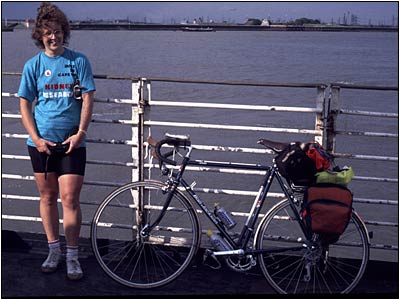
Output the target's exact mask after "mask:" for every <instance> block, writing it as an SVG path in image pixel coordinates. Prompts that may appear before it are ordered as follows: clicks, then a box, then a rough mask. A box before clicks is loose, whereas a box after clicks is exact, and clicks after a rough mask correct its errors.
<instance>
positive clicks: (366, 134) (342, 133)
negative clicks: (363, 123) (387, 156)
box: [335, 130, 399, 138]
mask: <svg viewBox="0 0 400 300" xmlns="http://www.w3.org/2000/svg"><path fill="white" fill-rule="evenodd" d="M335 133H336V134H337V135H338V134H341V135H357V136H374V137H393V138H398V137H399V135H398V134H397V133H386V132H368V131H342V130H336V131H335Z"/></svg>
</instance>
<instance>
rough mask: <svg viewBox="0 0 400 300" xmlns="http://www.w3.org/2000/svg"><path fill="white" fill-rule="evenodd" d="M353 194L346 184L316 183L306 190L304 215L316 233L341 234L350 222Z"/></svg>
mask: <svg viewBox="0 0 400 300" xmlns="http://www.w3.org/2000/svg"><path fill="white" fill-rule="evenodd" d="M352 207H353V194H352V192H351V191H350V190H349V189H348V188H347V187H345V186H342V185H337V184H329V183H324V184H316V185H313V186H310V187H309V188H307V190H306V191H305V195H304V200H303V204H302V216H303V220H304V221H305V224H306V227H307V228H308V229H309V230H311V231H312V232H314V233H318V234H324V235H330V236H340V235H341V234H342V233H343V232H344V231H345V229H346V227H347V225H348V224H349V222H350V219H351V214H352Z"/></svg>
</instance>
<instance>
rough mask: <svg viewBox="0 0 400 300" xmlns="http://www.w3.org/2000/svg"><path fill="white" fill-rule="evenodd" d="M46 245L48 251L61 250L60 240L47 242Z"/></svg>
mask: <svg viewBox="0 0 400 300" xmlns="http://www.w3.org/2000/svg"><path fill="white" fill-rule="evenodd" d="M48 245H49V250H50V252H52V251H57V252H61V247H60V240H55V241H51V242H48Z"/></svg>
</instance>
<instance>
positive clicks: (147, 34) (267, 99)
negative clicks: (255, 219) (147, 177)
mask: <svg viewBox="0 0 400 300" xmlns="http://www.w3.org/2000/svg"><path fill="white" fill-rule="evenodd" d="M2 39H3V40H2V42H3V43H2V45H3V46H2V70H3V71H16V72H20V71H21V70H22V68H23V65H24V63H25V61H26V60H27V59H29V58H30V57H32V56H33V55H35V54H36V53H37V52H38V51H39V50H38V49H37V48H36V47H35V46H34V44H33V41H32V40H31V39H30V33H29V32H28V31H24V30H22V31H15V32H11V33H7V32H6V33H2ZM69 47H70V48H71V49H73V50H77V51H81V52H83V53H85V54H86V55H87V56H88V58H89V59H90V61H91V64H92V68H93V72H94V74H109V75H122V76H130V77H139V76H141V77H171V78H187V79H194V80H196V79H198V80H223V81H228V80H233V81H248V82H290V83H317V82H318V83H331V82H342V83H350V84H371V85H390V86H397V85H398V50H399V49H398V34H397V33H385V32H346V33H343V32H210V33H191V32H181V31H73V32H72V37H71V40H70V45H69ZM2 79H3V88H2V90H3V91H7V92H15V91H17V88H18V84H19V77H10V76H3V78H2ZM154 85H155V87H156V88H155V89H154V92H153V93H154V94H153V97H154V98H156V99H173V100H174V101H179V100H182V101H190V100H193V101H201V102H203V100H212V101H215V102H218V103H220V102H229V103H241V104H243V103H251V104H259V105H292V106H313V105H314V102H315V96H316V92H315V90H314V89H312V90H297V89H295V90H288V89H282V88H270V89H265V88H254V87H252V88H248V87H247V88H246V87H215V86H207V87H198V86H193V85H178V86H177V88H176V89H171V88H170V86H168V85H166V84H163V83H155V84H154ZM97 88H98V89H97V92H96V97H99V98H129V97H130V94H131V91H130V85H129V84H127V82H126V81H125V82H124V81H112V82H106V81H104V80H98V81H97ZM341 99H342V105H343V106H344V107H346V108H348V109H361V110H367V111H382V112H398V101H397V99H398V94H397V93H395V92H373V91H367V92H365V91H358V90H355V91H354V90H343V91H342V93H341ZM17 110H18V106H17V102H14V103H12V102H11V101H9V100H3V101H2V111H3V112H4V111H10V112H16V111H17ZM152 113H153V112H152ZM188 113H189V112H188V111H186V110H185V109H181V110H178V111H177V110H176V109H165V110H164V111H163V112H162V113H159V114H158V116H159V117H160V118H165V119H170V118H171V117H175V118H177V117H179V118H181V117H186V116H188ZM94 114H95V118H107V119H111V118H121V119H122V118H125V117H127V116H129V114H130V109H129V106H128V107H124V108H120V107H118V108H116V107H115V106H112V105H96V107H95V112H94ZM154 114H156V115H157V111H155V112H154ZM192 117H193V118H194V117H197V121H203V122H204V123H213V124H214V123H218V124H227V123H229V122H230V121H231V120H232V119H235V122H236V123H237V124H240V125H256V126H258V125H259V126H270V125H271V126H272V124H273V123H274V122H275V121H276V120H275V119H277V118H283V117H284V118H288V117H287V115H285V116H281V115H278V116H276V114H269V113H266V112H254V113H252V116H251V118H248V117H243V115H241V113H240V112H238V113H229V114H224V113H221V111H212V112H210V111H204V112H203V111H202V112H200V113H199V115H196V116H191V118H192ZM339 118H340V124H339V126H340V129H341V130H365V128H366V126H370V125H371V123H373V127H372V128H371V126H370V127H369V128H368V131H375V132H390V133H398V123H397V122H398V120H388V121H385V122H382V121H381V120H380V119H376V118H372V119H371V118H367V117H365V118H358V119H357V122H354V121H353V119H352V117H348V116H340V117H339ZM311 119H312V118H311ZM281 121H282V120H281ZM193 122H196V120H194V121H193ZM286 122H287V123H288V124H291V125H293V126H298V127H301V128H313V120H311V121H310V119H309V118H303V117H299V118H296V119H294V120H293V118H291V117H289V118H288V119H287V120H286ZM3 125H6V126H4V127H3V128H7V129H3V130H6V132H19V133H24V130H23V128H22V127H21V125H20V121H19V120H7V121H4V123H3ZM113 126H115V125H102V124H92V125H91V128H90V137H91V138H96V137H98V138H104V136H107V135H108V137H109V138H124V137H123V133H122V132H120V131H119V130H113V129H111V130H110V127H112V128H114V127H113ZM287 127H290V126H289V125H288V126H287ZM126 131H127V132H128V138H129V128H127V130H126ZM177 131H179V132H177V133H187V131H189V130H185V129H178V130H177ZM190 133H191V134H192V136H193V137H196V141H197V139H198V141H199V142H197V144H201V143H202V142H203V143H205V142H206V141H203V140H205V139H209V138H210V137H209V136H208V134H206V133H204V131H201V130H192V131H190ZM235 134H236V135H234V134H232V136H231V135H227V134H225V133H218V135H217V136H216V137H215V138H218V142H219V143H222V144H225V145H229V146H231V145H235V144H239V143H240V146H243V147H255V141H256V140H257V139H258V138H259V137H260V133H257V134H255V135H251V134H247V133H235ZM263 135H264V136H265V134H263ZM274 137H275V138H276V139H284V140H285V139H286V140H289V139H291V138H293V137H292V136H290V135H288V136H283V135H272V139H273V138H274ZM232 140H234V142H232ZM24 142H25V141H20V140H18V141H13V142H11V141H10V140H6V139H3V147H2V148H3V152H4V153H16V154H19V155H26V149H25V148H24ZM338 143H339V144H338V147H340V149H341V152H344V153H355V152H356V153H358V154H375V155H388V156H395V157H398V140H397V139H382V138H369V139H365V138H362V137H360V138H358V137H351V140H350V139H348V138H342V139H340V140H339V141H338ZM209 144H217V143H213V142H210V143H209ZM90 147H91V148H90V150H91V151H90V153H91V154H90V155H91V156H89V159H98V160H108V159H109V158H110V157H112V156H113V155H115V152H118V156H117V159H116V160H117V161H125V162H128V161H130V153H129V149H126V148H123V147H124V146H115V148H111V149H110V150H108V148H106V147H104V146H102V145H101V144H100V145H99V144H91V145H90ZM118 147H119V148H118ZM116 148H117V150H116ZM122 148H123V149H124V151H125V152H124V153H125V154H122V152H123V151H122V150H120V149H122ZM355 149H356V150H357V151H355ZM126 150H128V151H126ZM120 152H121V153H120ZM247 159H249V160H252V159H253V160H254V159H256V158H253V157H246V160H244V161H245V162H247ZM257 159H259V158H257ZM242 161H243V160H242ZM344 162H346V161H344ZM351 163H352V165H353V168H354V169H355V170H356V175H360V176H383V177H392V178H398V164H397V163H386V162H385V163H382V162H379V163H372V162H369V161H352V162H351ZM3 165H4V169H3V171H4V170H7V167H10V168H15V167H16V166H17V168H19V169H20V170H22V171H23V172H24V174H26V175H30V174H31V170H30V166H29V165H28V164H26V162H23V163H21V162H13V163H12V165H11V163H10V162H8V161H7V160H3ZM96 168H99V169H100V171H98V169H96ZM94 170H96V171H94ZM7 172H9V171H7ZM153 172H155V171H153ZM10 173H15V172H12V171H11V172H10ZM87 173H88V176H87V177H88V180H100V181H104V182H107V181H111V182H125V181H126V180H127V178H129V176H130V171H129V169H127V170H126V171H120V169H118V168H114V167H108V166H107V167H106V166H102V167H95V166H88V169H87ZM216 177H217V178H218V176H217V175H216ZM213 178H214V177H213ZM216 180H217V181H218V179H209V178H206V183H211V184H212V183H214V182H215V181H216ZM252 180H253V179H251V178H249V179H248V181H246V180H244V181H240V182H238V181H233V185H234V187H233V188H237V189H238V188H240V187H242V188H244V189H245V190H255V189H256V185H257V184H259V180H256V182H255V183H254V187H253V186H252V187H251V188H249V187H248V186H249V185H250V184H249V181H252ZM253 181H254V180H253ZM24 184H25V185H24V186H23V190H22V192H23V193H24V194H27V195H29V193H28V192H27V191H28V190H29V191H33V192H32V193H34V194H35V193H36V192H35V186H34V183H28V187H26V183H24ZM202 186H203V185H202ZM204 186H207V185H206V184H204ZM3 187H4V185H3ZM15 188H22V184H19V183H17V184H16V183H15V182H10V181H7V184H6V185H5V187H4V190H3V193H8V192H9V191H8V190H13V189H15ZM353 188H354V191H355V192H356V195H357V196H358V197H362V198H370V197H376V198H382V199H393V200H398V187H397V185H395V184H387V183H386V184H385V183H383V184H381V185H379V188H376V186H375V185H373V186H370V185H368V183H367V184H365V183H364V184H363V185H361V184H358V183H355V184H354V186H353ZM86 190H87V192H88V193H94V192H96V193H98V194H99V195H98V196H97V197H96V198H95V199H92V201H93V202H95V203H98V202H99V201H100V200H101V199H102V198H103V197H104V195H105V194H106V193H107V191H109V189H107V188H104V187H103V188H99V187H92V186H91V187H86ZM99 190H101V191H100V192H99ZM90 195H92V194H90ZM91 198H93V197H91ZM235 201H236V199H235ZM235 203H236V202H235ZM3 205H4V206H3V209H4V208H6V209H9V210H10V213H11V212H12V211H13V210H18V209H15V208H11V207H8V202H4V201H3ZM243 205H245V204H243ZM224 206H225V207H226V208H227V209H228V210H234V209H231V208H230V207H228V206H227V205H225V204H224ZM393 208H396V209H395V210H394V209H393ZM92 209H93V208H91V210H88V212H84V213H86V214H87V216H88V218H90V214H91V212H92ZM247 209H249V208H247V207H246V208H245V210H247ZM357 210H361V211H362V216H363V217H364V218H365V219H367V220H385V221H389V222H398V217H397V214H396V211H397V207H393V206H392V207H382V206H372V205H366V206H365V205H359V206H358V207H357ZM6 225H7V224H6ZM376 232H378V233H379V234H378V235H377V234H375V236H378V237H377V238H376V239H375V242H376V241H380V238H379V236H380V235H385V236H390V239H391V242H394V244H397V230H396V229H392V228H383V229H377V231H376ZM382 243H386V241H383V242H382Z"/></svg>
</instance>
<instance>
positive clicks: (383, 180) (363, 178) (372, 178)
mask: <svg viewBox="0 0 400 300" xmlns="http://www.w3.org/2000/svg"><path fill="white" fill-rule="evenodd" d="M353 180H361V181H378V182H399V180H398V178H384V177H362V176H354V178H353Z"/></svg>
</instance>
